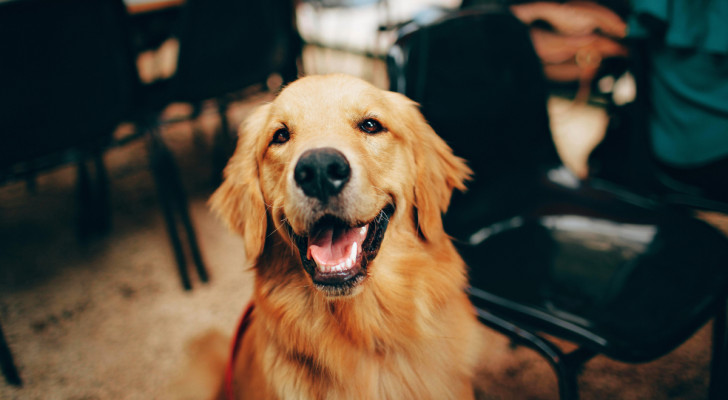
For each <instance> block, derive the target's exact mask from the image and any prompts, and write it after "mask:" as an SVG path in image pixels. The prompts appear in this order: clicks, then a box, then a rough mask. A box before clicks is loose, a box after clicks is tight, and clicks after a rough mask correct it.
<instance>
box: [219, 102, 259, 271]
mask: <svg viewBox="0 0 728 400" xmlns="http://www.w3.org/2000/svg"><path fill="white" fill-rule="evenodd" d="M268 112H269V105H264V106H261V107H259V108H258V109H257V110H256V111H255V112H254V113H253V114H251V115H250V116H249V117H248V118H247V119H246V120H245V122H244V123H243V124H242V125H241V128H240V136H239V138H238V145H237V149H236V150H235V154H233V156H232V158H230V161H229V162H228V165H227V167H225V180H224V181H223V183H222V185H220V187H219V188H218V189H217V190H216V191H215V193H213V195H212V197H211V198H210V202H209V203H210V206H211V208H212V209H213V210H214V211H215V212H216V213H217V214H218V215H219V216H220V217H221V218H222V219H223V221H224V222H225V223H226V224H227V226H228V228H230V229H231V230H232V231H234V232H236V233H238V234H240V235H241V236H243V240H244V244H245V255H246V257H247V258H248V260H250V261H251V262H253V263H255V262H256V261H257V259H258V257H259V256H260V254H261V252H262V251H263V245H264V242H265V233H266V229H267V221H266V219H267V216H266V210H265V203H264V200H263V192H262V191H261V189H260V179H259V178H258V160H257V158H256V152H255V149H257V148H258V145H257V143H256V140H257V139H258V138H259V137H260V131H261V130H262V129H263V128H262V127H263V125H264V123H265V121H266V120H267V117H268Z"/></svg>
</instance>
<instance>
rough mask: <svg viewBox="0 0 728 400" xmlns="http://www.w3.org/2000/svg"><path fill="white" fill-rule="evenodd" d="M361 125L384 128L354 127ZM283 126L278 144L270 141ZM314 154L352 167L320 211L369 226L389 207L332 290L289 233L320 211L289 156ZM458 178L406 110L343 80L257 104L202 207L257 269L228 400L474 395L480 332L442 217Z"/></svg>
mask: <svg viewBox="0 0 728 400" xmlns="http://www.w3.org/2000/svg"><path fill="white" fill-rule="evenodd" d="M364 118H375V119H376V120H377V121H379V122H380V123H381V124H382V126H383V127H384V131H383V132H381V133H378V134H376V135H369V134H367V133H366V132H362V131H361V129H358V128H357V123H359V122H360V121H361V120H362V119H364ZM281 127H286V128H287V129H288V130H289V131H290V140H288V142H286V143H285V144H283V145H271V141H272V138H273V136H274V135H275V134H276V132H277V130H279V129H281ZM317 147H334V148H336V149H337V150H339V151H340V152H341V153H343V154H344V155H345V156H346V158H347V159H348V161H349V163H350V165H351V171H352V178H351V179H350V181H349V182H348V183H347V185H346V190H344V191H343V192H342V194H341V195H340V197H341V199H337V202H336V203H335V204H334V205H330V206H329V208H333V207H335V208H336V210H335V211H331V210H329V211H331V212H334V213H337V215H338V216H339V217H341V218H344V219H346V220H347V221H348V220H351V221H370V220H372V219H373V218H375V217H376V216H377V214H378V213H379V212H380V210H381V209H382V208H383V207H385V206H386V205H387V204H393V205H394V207H395V211H394V214H393V215H392V216H391V219H390V222H389V227H388V228H387V230H386V233H385V236H384V239H383V241H382V244H381V247H380V249H379V252H378V255H377V256H376V258H375V259H374V260H373V261H371V262H369V264H368V267H367V268H366V278H365V279H364V280H363V282H362V283H361V284H359V285H358V286H356V288H355V289H354V290H353V291H351V292H347V293H345V294H343V295H336V294H331V293H326V292H323V291H321V290H318V289H317V287H316V286H315V285H314V284H313V282H312V278H311V276H310V275H309V274H308V273H306V271H304V269H303V267H302V261H301V258H300V257H299V254H298V252H299V250H298V248H297V247H296V246H295V245H294V243H293V240H292V238H291V233H290V232H296V233H300V232H304V231H306V230H307V229H309V228H310V227H311V225H312V224H313V223H314V222H315V219H316V218H320V216H321V215H323V214H325V213H327V212H329V211H326V209H324V210H323V211H320V210H321V207H319V208H318V209H319V211H316V207H318V206H316V207H314V206H312V204H313V203H312V201H313V200H310V199H307V198H306V197H305V196H304V195H303V194H302V193H301V190H297V188H296V185H295V183H294V178H293V172H292V170H293V168H294V167H295V164H296V160H297V159H298V157H299V156H300V155H301V154H302V153H303V152H304V151H306V150H307V149H312V148H317ZM469 174H470V170H469V169H468V167H467V166H466V165H465V163H464V162H463V160H461V159H460V158H458V157H456V156H454V155H453V154H452V151H451V150H450V148H449V147H448V146H447V145H446V144H445V142H444V141H443V140H442V139H441V138H439V137H438V136H437V135H436V134H435V132H434V131H433V130H432V129H431V128H430V126H429V125H428V124H427V123H426V122H425V120H424V118H423V117H422V115H421V114H420V112H419V111H418V109H417V105H416V104H415V103H414V102H412V101H411V100H409V99H407V98H406V97H405V96H403V95H400V94H397V93H392V92H386V91H382V90H379V89H377V88H375V87H373V86H371V85H369V84H368V83H365V82H363V81H361V80H358V79H355V78H352V77H348V76H344V75H330V76H311V77H306V78H302V79H299V80H298V81H296V82H294V83H292V84H291V85H289V86H288V87H287V88H285V89H284V90H283V91H282V92H281V94H280V95H279V96H278V97H277V98H276V99H275V100H274V101H273V102H272V103H270V104H266V105H263V106H262V107H260V108H259V109H258V110H256V111H255V112H254V114H252V115H251V116H250V117H249V118H248V119H247V121H246V122H245V123H244V124H243V126H242V127H241V132H240V139H239V143H238V147H237V150H236V152H235V154H234V155H233V157H232V158H231V160H230V162H229V164H228V166H227V168H226V170H225V180H224V182H223V184H222V185H221V187H220V188H219V189H218V190H217V191H216V192H215V194H214V195H213V197H212V199H211V206H212V208H213V209H214V210H215V211H216V212H217V213H218V214H219V215H220V216H221V217H222V219H223V220H224V221H225V222H226V223H227V224H228V225H229V227H230V228H231V229H232V230H234V231H235V232H237V233H239V234H240V235H242V236H243V238H244V244H245V251H246V254H247V257H248V258H249V259H250V260H251V261H252V262H253V265H254V270H255V289H254V295H253V301H254V302H255V305H256V308H255V311H254V313H253V316H252V323H251V325H250V328H249V329H248V331H247V332H246V333H245V336H244V340H243V343H242V347H241V350H240V352H239V354H238V362H237V365H235V380H234V383H235V390H236V395H237V398H238V399H332V400H333V399H382V400H383V399H393V400H395V399H396V400H401V399H437V400H442V399H470V398H473V384H472V380H473V377H474V375H475V367H476V363H477V362H478V358H479V354H480V351H481V348H482V344H481V341H482V336H481V327H480V325H479V324H478V322H477V320H476V318H475V316H474V311H473V308H472V306H471V304H470V302H469V300H468V298H467V296H466V294H465V293H464V288H465V286H466V284H467V277H466V267H465V265H464V263H463V260H462V259H461V258H460V256H459V255H458V253H457V252H456V250H455V248H454V247H453V245H452V243H451V241H450V238H449V237H448V236H447V235H446V234H445V232H444V231H443V227H442V219H441V215H442V213H443V212H445V210H446V209H447V207H448V203H449V201H450V196H451V193H452V190H453V189H460V190H463V189H464V181H465V180H466V179H468V177H469ZM219 398H222V395H220V396H219Z"/></svg>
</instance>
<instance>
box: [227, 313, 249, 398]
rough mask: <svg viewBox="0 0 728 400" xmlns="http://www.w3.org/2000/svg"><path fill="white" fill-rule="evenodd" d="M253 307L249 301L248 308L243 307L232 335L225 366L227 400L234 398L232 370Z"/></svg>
mask: <svg viewBox="0 0 728 400" xmlns="http://www.w3.org/2000/svg"><path fill="white" fill-rule="evenodd" d="M254 308H255V305H254V304H253V302H252V301H251V302H250V304H248V308H246V309H245V313H243V317H242V318H241V319H240V324H238V330H237V331H235V336H234V337H233V344H232V347H231V349H230V357H228V364H227V367H226V368H225V398H226V399H228V400H235V397H234V395H235V393H234V392H233V372H234V370H235V360H237V358H238V357H237V356H238V351H239V350H240V345H241V344H242V343H243V335H245V331H246V330H248V326H249V325H250V316H251V314H252V313H253V309H254Z"/></svg>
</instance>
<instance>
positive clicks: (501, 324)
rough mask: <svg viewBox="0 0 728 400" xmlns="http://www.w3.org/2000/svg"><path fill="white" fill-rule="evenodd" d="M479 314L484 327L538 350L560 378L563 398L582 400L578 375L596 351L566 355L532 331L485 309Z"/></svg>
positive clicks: (580, 350)
mask: <svg viewBox="0 0 728 400" xmlns="http://www.w3.org/2000/svg"><path fill="white" fill-rule="evenodd" d="M476 311H477V315H478V319H479V320H480V321H481V322H482V323H483V324H485V325H486V326H488V327H490V328H492V329H494V330H496V331H498V332H500V333H503V334H505V335H506V336H508V337H510V338H511V339H514V340H516V341H518V342H520V343H522V344H524V345H525V346H528V347H529V348H531V349H533V350H535V351H536V352H538V353H539V354H540V355H541V356H542V357H544V358H545V359H546V361H548V362H549V364H550V365H551V367H552V368H553V370H554V372H555V373H556V377H557V379H558V383H559V398H560V399H562V400H578V399H579V385H578V382H577V373H578V371H579V368H580V367H581V365H582V364H583V363H584V362H586V361H587V360H589V359H590V358H592V357H593V356H594V353H593V352H591V351H589V350H586V349H577V350H576V351H575V352H573V353H569V354H564V352H562V351H561V349H559V348H558V347H557V346H556V345H554V344H553V343H551V342H549V341H548V340H546V339H544V338H542V337H540V336H538V335H536V334H534V333H532V332H530V331H528V330H525V329H523V328H521V327H519V326H516V325H515V324H513V323H511V322H509V321H506V320H505V319H503V318H500V317H497V316H495V315H493V314H491V313H489V312H487V311H485V310H482V309H479V308H476Z"/></svg>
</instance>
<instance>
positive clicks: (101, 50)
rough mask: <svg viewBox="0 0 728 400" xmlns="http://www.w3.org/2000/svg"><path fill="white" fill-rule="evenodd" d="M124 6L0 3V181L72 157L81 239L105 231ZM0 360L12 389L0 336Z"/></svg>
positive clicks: (129, 95) (124, 100) (128, 94)
mask: <svg viewBox="0 0 728 400" xmlns="http://www.w3.org/2000/svg"><path fill="white" fill-rule="evenodd" d="M124 12H125V11H124V9H123V4H122V2H121V1H116V0H107V1H100V0H99V1H91V0H65V1H56V0H24V1H15V2H5V3H2V4H0V54H2V56H1V57H2V62H0V87H1V88H2V89H1V90H0V138H1V140H2V145H0V183H5V182H8V181H11V180H16V179H28V181H29V182H30V183H32V182H33V178H34V176H35V175H36V174H37V173H40V172H42V171H44V170H48V169H50V168H54V167H56V166H59V165H61V164H66V163H76V164H77V165H78V178H79V180H78V188H79V212H78V214H79V215H78V218H79V234H80V236H81V237H82V238H85V237H88V236H90V235H91V234H94V233H103V232H105V231H107V230H108V228H109V224H110V214H109V203H108V200H109V195H108V180H107V177H106V170H105V168H104V164H103V160H102V152H103V151H104V149H105V148H107V147H108V146H109V145H111V143H112V134H113V131H114V128H115V127H116V126H117V125H118V124H119V123H120V122H121V121H122V120H123V119H124V118H126V117H127V116H128V115H129V111H130V108H131V105H132V99H133V98H134V95H135V86H134V84H135V83H136V82H137V80H136V69H135V66H134V62H133V59H132V58H131V53H129V52H127V50H128V47H127V37H126V35H125V33H124V31H123V30H122V29H120V27H121V26H123V16H124ZM89 163H91V164H93V166H94V168H93V169H92V170H93V171H95V173H94V174H93V175H94V176H93V177H92V176H91V175H92V174H90V172H89V168H88V164H89ZM31 187H32V185H31ZM0 363H1V364H2V371H3V373H4V374H5V376H6V379H7V381H8V382H9V383H11V384H15V385H20V384H21V382H22V381H21V379H20V375H19V374H18V371H17V369H16V368H15V366H14V364H13V360H12V356H11V354H10V351H9V349H8V347H7V343H6V342H5V338H4V337H3V336H2V332H0Z"/></svg>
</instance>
